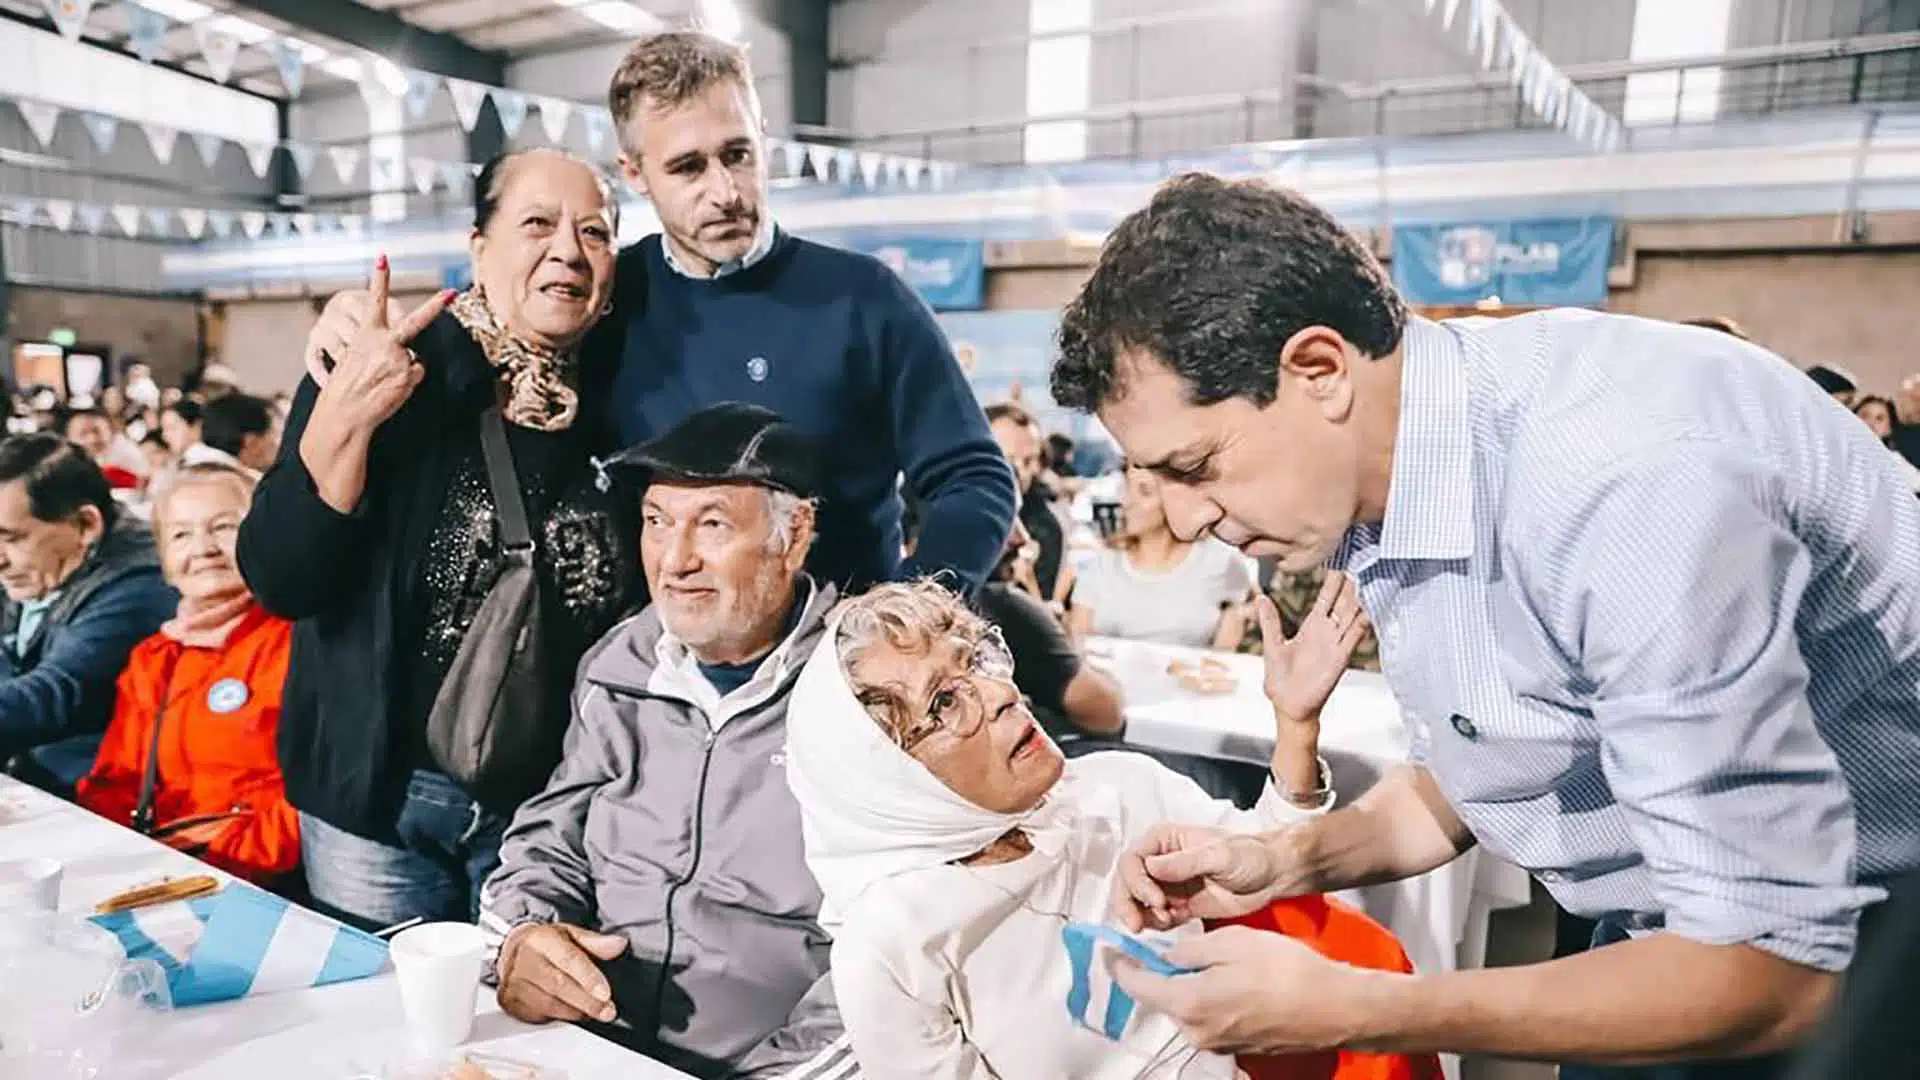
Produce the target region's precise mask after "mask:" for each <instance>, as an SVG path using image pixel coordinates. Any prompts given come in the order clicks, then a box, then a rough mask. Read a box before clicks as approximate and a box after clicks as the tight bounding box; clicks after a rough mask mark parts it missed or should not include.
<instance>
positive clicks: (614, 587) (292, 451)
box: [240, 150, 637, 923]
mask: <svg viewBox="0 0 1920 1080" xmlns="http://www.w3.org/2000/svg"><path fill="white" fill-rule="evenodd" d="M615 214H616V207H615V204H614V202H613V199H612V197H611V193H610V192H609V190H608V188H607V184H606V182H605V180H604V179H603V178H602V177H601V176H600V175H599V174H598V173H597V172H595V171H594V169H593V168H592V167H591V166H589V165H587V164H586V163H584V162H582V161H580V160H578V159H576V158H573V157H571V156H568V155H566V154H564V153H560V152H556V151H551V150H533V151H524V152H518V153H512V154H508V155H505V156H503V157H501V158H497V159H495V160H494V161H493V162H491V163H489V164H488V165H487V166H486V168H484V169H483V170H482V171H481V173H480V175H479V177H477V178H476V180H475V207H474V225H473V233H472V239H471V243H470V248H471V254H472V259H473V277H474V285H473V287H472V288H471V289H469V290H467V291H466V292H464V293H461V294H459V296H458V298H457V299H454V294H453V293H452V292H447V293H442V294H440V295H439V296H436V297H435V298H433V299H432V300H429V301H428V302H427V303H425V304H423V305H421V306H420V307H419V308H417V309H416V310H414V311H413V312H412V313H411V314H409V315H407V316H405V317H404V318H403V319H399V320H396V321H395V325H393V326H392V327H389V326H388V325H387V322H388V317H387V314H386V313H387V310H388V308H387V288H388V286H387V268H386V263H385V260H384V259H382V260H381V261H380V264H379V266H378V268H377V269H376V270H375V273H374V279H373V297H372V300H373V303H372V310H373V312H375V314H374V316H373V317H372V318H371V319H370V320H369V322H368V323H367V325H365V326H363V327H361V328H360V330H359V331H358V333H357V334H356V335H355V336H354V337H353V338H352V340H351V341H350V343H349V345H348V346H347V347H346V348H345V349H344V352H345V355H335V356H334V357H332V359H333V361H334V362H335V363H336V366H335V367H334V369H333V372H332V376H331V378H330V379H329V380H328V381H327V385H326V387H325V388H324V389H321V388H319V387H317V386H316V385H315V383H314V382H313V380H312V379H307V380H305V381H303V382H302V384H301V386H300V390H299V393H298V394H297V395H296V397H295V399H294V406H293V415H292V417H291V419H290V420H289V422H288V424H287V429H286V433H285V438H284V440H283V450H282V452H281V455H280V458H279V461H278V463H277V464H275V466H274V467H273V468H272V469H271V470H270V471H269V472H268V473H267V475H266V476H265V478H263V479H262V480H261V483H260V488H259V491H258V493H257V495H256V496H255V512H254V513H253V514H251V515H249V517H248V518H247V521H246V524H245V525H244V526H243V527H242V529H241V533H240V567H241V570H242V572H243V573H244V574H245V575H246V578H247V581H248V583H249V584H251V585H252V586H253V589H254V591H255V593H256V594H257V595H258V596H259V597H260V600H261V602H262V603H263V604H265V605H266V607H267V608H268V609H269V610H271V611H274V612H276V613H278V614H281V615H284V616H286V617H289V618H292V619H294V620H296V621H295V627H294V640H293V661H292V666H291V671H290V674H289V676H288V681H287V689H286V712H285V715H284V717H283V720H282V723H281V729H280V731H281V735H280V760H281V763H282V766H283V768H284V769H285V771H286V778H287V793H288V795H289V796H290V797H291V798H292V800H293V804H294V805H295V806H297V807H299V808H300V811H301V845H302V851H303V855H304V858H305V862H306V864H307V868H308V875H307V878H308V884H309V886H310V887H311V889H312V892H313V896H314V898H315V899H317V900H318V901H320V902H321V903H322V904H325V905H327V906H329V907H331V908H334V909H336V910H339V911H343V912H345V913H347V914H350V915H353V916H356V917H358V918H359V919H361V920H363V921H366V922H371V923H389V922H398V921H400V920H403V919H407V918H411V917H414V916H424V917H427V918H434V919H445V918H463V919H464V918H470V917H472V915H473V913H474V911H475V910H476V906H477V903H478V893H479V886H480V883H481V882H483V881H484V880H485V879H486V877H487V875H488V874H489V873H491V872H492V871H493V869H494V867H495V866H497V865H498V864H499V854H498V852H499V844H500V836H501V833H502V831H503V829H504V827H505V825H506V823H507V820H508V817H509V816H510V815H511V814H512V812H513V810H514V808H515V807H516V806H518V805H519V804H520V803H521V802H522V801H524V800H525V799H526V798H527V797H528V796H530V795H532V794H533V793H534V792H536V791H538V790H539V789H540V787H541V785H542V784H543V783H544V782H545V781H546V778H547V776H548V774H549V773H550V772H551V771H552V769H553V766H554V765H555V763H556V762H557V761H558V760H559V754H560V741H561V736H562V734H563V732H564V729H565V726H566V718H567V715H568V709H567V698H568V694H569V691H570V690H571V687H572V682H573V673H574V666H575V664H576V663H577V662H578V660H579V658H580V655H581V653H582V652H583V651H584V650H585V648H586V646H587V645H588V644H589V643H591V642H592V641H594V640H595V639H596V638H597V637H599V635H600V634H602V633H603V632H605V631H606V629H607V628H608V627H609V626H611V625H612V623H613V621H614V619H615V618H616V617H617V615H618V614H619V612H620V610H621V608H622V607H623V606H624V605H625V603H626V602H627V599H628V596H627V594H628V589H629V584H630V582H631V580H632V577H633V570H634V567H635V565H636V559H635V555H634V551H633V548H634V537H635V535H636V532H637V529H636V527H635V526H634V525H633V524H632V523H631V522H630V521H627V520H626V519H627V518H628V517H630V516H631V511H630V509H623V508H622V507H621V506H620V505H619V504H618V502H617V500H615V499H614V498H613V497H612V496H610V495H608V494H606V493H603V492H601V491H600V490H598V489H597V488H596V486H595V485H594V483H593V482H592V469H591V468H590V455H591V454H592V453H594V452H597V451H602V450H604V449H606V448H607V447H608V446H609V445H610V443H611V440H610V439H608V438H607V437H605V436H604V435H603V434H602V433H601V432H599V431H598V430H597V428H596V426H595V425H594V424H591V423H588V422H587V421H586V419H585V418H586V417H589V416H592V415H594V414H595V413H597V412H598V410H587V411H584V412H583V410H582V408H581V403H582V402H583V401H591V400H594V399H595V397H597V396H598V395H600V394H602V393H603V392H604V389H603V388H602V387H600V386H599V385H598V380H600V379H602V378H603V377H604V376H605V375H607V374H608V373H609V372H608V367H609V365H608V362H607V361H608V360H609V359H610V358H609V357H605V356H602V355H600V354H599V353H597V352H594V351H592V350H588V351H584V352H583V351H582V349H581V342H582V338H583V337H584V336H585V335H586V333H587V331H588V329H589V328H591V327H592V326H593V325H594V323H595V322H596V321H598V320H599V318H600V317H601V316H602V315H603V314H604V313H605V312H606V311H607V309H608V307H609V306H610V297H611V295H612V289H613V269H614V259H613V256H614V229H615V224H616V222H615ZM449 301H451V303H449ZM443 309H444V310H443ZM495 407H497V408H498V409H499V416H500V419H502V420H503V421H504V424H503V425H502V426H503V427H504V436H503V440H502V441H504V443H505V444H506V447H507V449H508V450H509V451H510V457H511V463H512V470H513V476H512V477H511V478H509V479H507V480H506V481H505V483H506V484H517V486H518V489H519V494H520V498H519V500H517V501H519V502H520V503H521V504H522V505H523V506H524V508H525V517H526V526H527V531H528V532H529V533H530V536H531V540H532V551H531V552H530V557H531V560H532V563H533V566H534V569H535V571H536V575H535V578H536V580H537V582H538V602H537V604H535V605H534V606H533V607H534V609H536V616H535V619H534V621H531V622H522V623H520V624H519V625H520V628H521V629H520V631H519V632H518V633H516V632H515V631H514V630H513V629H512V628H510V627H509V628H507V629H506V630H504V631H503V630H501V629H500V628H498V627H495V628H494V631H493V633H494V635H495V636H496V637H497V636H499V635H500V634H501V633H505V634H507V635H508V636H509V638H510V639H512V640H517V641H522V642H526V645H525V647H524V648H521V647H519V646H518V645H516V646H515V650H516V651H515V652H514V653H513V655H512V657H511V658H510V659H508V660H506V661H505V664H506V667H507V669H508V676H509V677H510V678H514V679H516V680H518V681H516V682H515V683H514V685H516V686H525V685H526V682H525V680H526V679H528V678H531V679H535V680H537V681H538V683H539V688H540V689H539V692H540V694H541V695H543V697H542V699H541V700H542V701H543V702H544V704H543V705H542V706H541V707H539V708H528V709H526V710H523V711H521V712H519V713H516V714H515V715H514V716H512V717H511V720H512V721H513V722H514V723H522V724H526V725H532V727H530V728H528V729H522V734H525V735H527V736H528V737H530V738H531V739H533V740H534V741H536V742H537V743H538V745H539V750H538V752H534V753H529V754H526V755H525V756H524V760H522V759H521V758H520V756H519V755H516V756H515V758H514V760H513V761H511V762H509V763H508V764H509V765H511V766H512V775H509V776H500V777H499V782H498V783H488V784H487V785H485V786H486V787H487V790H484V791H482V790H468V789H467V788H465V787H462V786H461V785H460V784H457V783H455V782H454V781H453V780H452V779H451V778H450V777H449V776H448V775H447V774H448V770H449V769H450V768H452V767H453V766H450V765H449V764H448V763H447V762H445V761H443V760H440V758H439V757H438V756H436V754H435V753H434V752H433V751H432V749H431V748H430V743H431V740H430V736H429V734H428V731H429V727H428V721H429V718H430V717H432V716H436V715H440V716H444V715H446V713H445V711H444V710H443V709H442V706H443V705H446V706H448V707H458V708H464V707H465V705H466V704H467V702H466V701H465V700H464V699H463V698H461V697H460V695H462V694H464V693H466V692H467V691H468V689H469V688H470V683H471V680H460V681H454V680H449V679H448V678H447V673H448V671H449V669H450V668H452V667H453V665H454V664H455V661H456V660H458V659H460V658H461V657H462V651H463V648H465V647H466V646H467V644H468V642H467V639H468V637H469V634H468V631H469V629H470V628H471V627H473V626H474V625H475V622H474V620H475V618H476V616H477V615H478V614H479V612H480V610H481V607H482V605H483V604H484V602H485V601H486V599H487V597H488V594H489V593H490V592H491V591H492V590H493V588H494V586H495V585H496V583H498V582H500V581H502V580H505V579H504V578H503V573H504V571H505V570H506V569H507V568H508V567H509V566H511V565H517V563H516V562H513V561H510V558H509V557H510V556H511V557H512V559H513V560H518V559H520V558H524V557H526V554H523V553H522V552H519V551H512V552H510V551H509V550H508V549H507V545H506V544H505V543H504V541H503V531H502V530H503V527H504V526H503V525H502V522H503V520H504V518H505V515H506V514H507V513H510V510H511V508H510V507H507V508H503V507H502V506H500V505H496V501H495V496H494V493H493V488H492V486H491V485H490V483H489V471H488V466H487V462H486V455H485V453H484V452H483V448H482V439H483V429H484V430H494V428H493V423H494V422H493V420H492V419H491V418H490V417H489V416H488V415H487V414H488V413H489V410H491V409H494V408H495ZM501 490H503V491H508V492H511V490H512V488H511V487H508V486H504V485H503V487H502V489H501ZM512 580H516V581H517V580H520V579H519V578H518V575H516V576H515V578H514V579H512ZM535 632H537V639H535V640H528V639H527V638H525V637H523V636H522V635H524V634H533V633H535ZM491 640H492V639H491V638H476V639H475V642H476V647H478V648H486V647H488V646H487V645H486V644H485V642H488V641H491ZM520 665H532V668H531V669H528V668H523V667H521V666H520ZM443 684H444V685H443ZM503 685H504V684H503ZM443 690H444V691H446V693H447V695H451V696H443ZM482 692H483V693H486V692H488V691H487V690H486V689H485V688H483V690H482ZM480 707H481V708H483V709H484V708H486V707H488V705H487V703H486V702H482V704H481V705H480Z"/></svg>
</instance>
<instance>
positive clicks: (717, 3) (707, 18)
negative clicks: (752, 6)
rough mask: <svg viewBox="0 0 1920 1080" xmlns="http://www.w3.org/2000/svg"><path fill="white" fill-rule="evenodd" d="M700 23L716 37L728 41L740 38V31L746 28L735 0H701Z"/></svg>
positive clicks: (699, 8)
mask: <svg viewBox="0 0 1920 1080" xmlns="http://www.w3.org/2000/svg"><path fill="white" fill-rule="evenodd" d="M698 10H699V12H700V25H701V26H703V27H705V28H706V31H707V32H708V33H710V34H712V35H713V36H715V37H721V38H725V39H727V40H728V41H738V40H740V32H741V31H742V30H744V29H746V24H745V23H744V22H742V21H741V18H740V9H739V8H738V7H737V6H735V5H734V2H733V0H700V2H699V5H698Z"/></svg>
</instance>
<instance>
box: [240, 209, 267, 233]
mask: <svg viewBox="0 0 1920 1080" xmlns="http://www.w3.org/2000/svg"><path fill="white" fill-rule="evenodd" d="M266 228H267V215H266V213H265V212H264V211H260V210H242V211H240V231H241V232H243V233H245V234H247V239H249V240H258V239H260V234H261V233H262V232H265V231H266Z"/></svg>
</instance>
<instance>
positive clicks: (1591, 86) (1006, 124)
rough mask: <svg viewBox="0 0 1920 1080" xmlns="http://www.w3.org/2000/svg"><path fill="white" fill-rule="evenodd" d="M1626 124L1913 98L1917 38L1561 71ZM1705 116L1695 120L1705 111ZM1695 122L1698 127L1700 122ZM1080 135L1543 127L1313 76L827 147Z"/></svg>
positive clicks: (1179, 148) (1135, 143)
mask: <svg viewBox="0 0 1920 1080" xmlns="http://www.w3.org/2000/svg"><path fill="white" fill-rule="evenodd" d="M1564 73H1565V74H1566V75H1567V77H1568V78H1570V79H1571V80H1572V81H1573V82H1574V84H1575V85H1576V86H1578V87H1579V88H1580V89H1581V90H1582V91H1584V92H1585V93H1586V94H1587V96H1588V97H1589V98H1591V99H1593V101H1594V103H1595V104H1597V105H1599V106H1601V107H1602V108H1604V109H1605V110H1607V111H1608V112H1609V113H1611V114H1612V115H1613V116H1615V117H1620V118H1623V119H1625V120H1627V121H1628V122H1629V123H1630V124H1632V125H1635V126H1641V127H1644V126H1648V125H1655V124H1662V123H1671V124H1681V123H1687V122H1691V121H1694V120H1698V119H1703V118H1705V115H1711V116H1712V117H1716V118H1730V117H1750V116H1758V115H1767V114H1773V113H1780V112H1787V111H1792V110H1797V109H1807V108H1819V107H1832V106H1846V105H1872V104H1881V103H1889V102H1899V101H1914V100H1920V32H1907V33H1896V34H1877V35H1871V36H1864V37H1858V38H1847V39H1835V40H1829V41H1813V42H1795V43H1792V44H1788V45H1782V46H1766V47H1760V48H1753V49H1740V50H1732V51H1729V52H1725V53H1719V54H1715V55H1712V56H1700V57H1687V58H1680V59H1674V60H1658V61H1630V62H1617V63H1607V64H1586V65H1579V66H1576V67H1569V68H1566V69H1564ZM1703 105H1704V106H1707V108H1705V109H1704V110H1703V109H1702V106H1703ZM1703 114H1704V115H1703ZM1059 123H1067V124H1075V125H1083V126H1084V128H1085V132H1086V147H1087V151H1086V158H1087V159H1132V160H1145V159H1151V158H1157V157H1164V156H1168V155H1177V154H1183V153H1195V152H1199V151H1204V150H1212V149H1219V148H1222V147H1227V146H1233V145H1240V144H1246V143H1257V142H1264V141H1270V140H1284V139H1301V138H1351V137H1356V136H1358V137H1377V136H1421V135H1442V134H1458V133H1464V132H1478V131H1508V130H1531V129H1539V128H1544V127H1547V126H1549V125H1548V123H1547V121H1545V120H1544V119H1542V118H1541V117H1540V116H1538V115H1537V114H1536V113H1535V112H1534V110H1533V109H1531V108H1530V107H1529V106H1528V105H1527V103H1526V101H1525V98H1524V95H1523V93H1522V91H1521V90H1520V88H1519V87H1517V86H1515V85H1514V84H1513V83H1512V81H1511V80H1510V78H1509V77H1507V76H1506V75H1504V74H1491V73H1480V72H1473V73H1469V74H1465V75H1460V76H1451V77H1442V78H1433V79H1418V80H1399V81H1394V82H1386V83H1379V84H1373V85H1366V86H1357V85H1349V84H1339V83H1333V82H1329V81H1326V80H1321V79H1315V78H1313V77H1310V76H1306V77H1301V78H1299V79H1296V80H1294V82H1293V83H1292V84H1291V85H1289V86H1284V87H1278V88H1272V89H1265V90H1257V91H1252V92H1249V93H1244V94H1216V95H1208V96H1205V97H1193V98H1178V99H1167V100H1159V101H1150V102H1130V103H1125V104H1119V105H1109V106H1103V107H1097V108H1093V109H1087V110H1083V111H1079V112H1073V113H1060V114H1049V115H1044V116H1020V117H1003V118H993V119H985V120H981V121H978V122H974V123H970V124H965V125H955V126H946V127H937V128H922V129H914V130H907V131H894V132H885V133H873V134H861V135H852V136H848V135H847V134H846V133H844V132H840V133H826V132H822V133H821V134H832V135H838V136H839V138H837V139H835V140H834V141H837V142H842V143H843V144H845V145H850V146H854V147H857V148H859V149H861V150H873V151H879V152H882V153H891V154H908V155H913V156H918V157H922V158H928V159H940V160H946V161H963V162H971V163H975V164H1017V163H1021V162H1023V161H1025V159H1026V154H1025V143H1026V132H1027V130H1028V129H1029V128H1030V127H1033V126H1036V125H1046V124H1059Z"/></svg>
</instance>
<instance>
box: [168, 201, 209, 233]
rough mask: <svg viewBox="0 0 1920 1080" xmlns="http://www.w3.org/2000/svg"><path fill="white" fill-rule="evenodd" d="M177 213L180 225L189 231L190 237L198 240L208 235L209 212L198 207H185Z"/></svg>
mask: <svg viewBox="0 0 1920 1080" xmlns="http://www.w3.org/2000/svg"><path fill="white" fill-rule="evenodd" d="M175 213H177V214H179V215H180V224H181V226H183V227H184V228H185V229H186V230H187V235H188V236H190V237H192V238H194V239H195V240H198V239H200V238H201V237H202V236H205V235H206V232H207V212H206V211H205V210H202V209H200V208H199V207H197V206H183V207H181V208H180V209H179V210H176V211H175Z"/></svg>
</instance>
